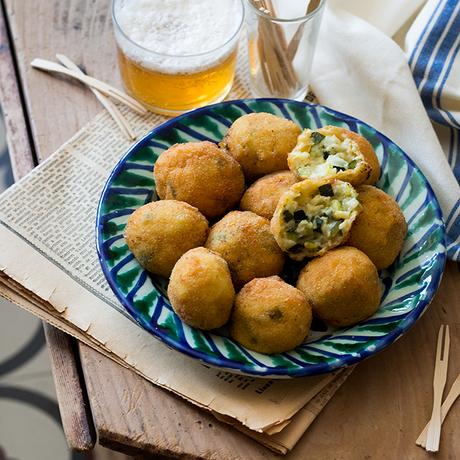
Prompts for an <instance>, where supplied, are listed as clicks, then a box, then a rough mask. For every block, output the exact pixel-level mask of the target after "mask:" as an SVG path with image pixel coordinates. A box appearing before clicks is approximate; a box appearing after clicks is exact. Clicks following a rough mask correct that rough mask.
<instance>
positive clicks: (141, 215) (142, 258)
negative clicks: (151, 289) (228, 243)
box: [124, 200, 209, 277]
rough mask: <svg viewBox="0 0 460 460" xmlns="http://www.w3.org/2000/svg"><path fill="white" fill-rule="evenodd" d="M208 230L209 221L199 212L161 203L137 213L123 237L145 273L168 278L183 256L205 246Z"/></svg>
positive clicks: (177, 203)
mask: <svg viewBox="0 0 460 460" xmlns="http://www.w3.org/2000/svg"><path fill="white" fill-rule="evenodd" d="M208 230H209V228H208V221H207V220H206V218H205V217H204V216H203V215H202V214H201V213H200V211H198V209H197V208H194V207H193V206H190V205H189V204H188V203H184V202H183V201H175V200H162V201H154V202H152V203H148V204H145V205H144V206H141V207H140V208H138V209H136V210H135V211H134V212H133V213H132V214H131V215H130V216H129V219H128V223H127V224H126V228H125V233H124V236H125V240H126V243H127V244H128V247H129V249H130V250H131V252H132V253H133V254H134V256H135V257H136V259H137V260H138V261H139V263H140V264H141V265H142V266H143V267H144V268H145V269H146V270H148V271H149V272H151V273H155V274H156V275H161V276H164V277H168V276H169V275H170V274H171V270H172V269H173V267H174V264H175V263H176V262H177V261H178V259H179V258H180V257H181V256H182V254H184V253H185V252H187V251H188V250H189V249H192V248H195V247H197V246H202V245H203V244H204V242H205V241H206V237H207V235H208Z"/></svg>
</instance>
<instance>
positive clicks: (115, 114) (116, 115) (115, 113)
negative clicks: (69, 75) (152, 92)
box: [56, 54, 136, 141]
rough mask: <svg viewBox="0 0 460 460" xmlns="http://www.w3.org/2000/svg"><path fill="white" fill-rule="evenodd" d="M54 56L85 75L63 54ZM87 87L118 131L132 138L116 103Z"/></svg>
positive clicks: (132, 134)
mask: <svg viewBox="0 0 460 460" xmlns="http://www.w3.org/2000/svg"><path fill="white" fill-rule="evenodd" d="M56 58H57V59H58V61H59V62H61V64H62V65H64V66H65V67H67V68H68V69H69V70H73V71H74V72H77V73H80V74H82V75H85V74H84V72H83V71H82V70H81V69H80V67H78V66H77V64H75V63H74V62H73V61H72V60H71V59H69V58H68V57H67V56H64V55H63V54H56ZM89 89H90V90H91V91H92V93H93V94H94V95H95V96H96V98H97V100H98V101H99V102H100V103H101V104H102V106H103V107H104V108H105V109H106V110H107V112H108V113H109V114H110V116H111V117H112V118H113V120H114V121H115V123H116V124H117V125H118V127H119V128H120V131H121V132H122V133H123V134H124V135H125V137H126V138H127V139H129V140H130V141H132V140H134V139H135V138H136V136H135V135H134V133H133V132H132V130H131V128H130V126H129V124H128V122H127V121H126V119H125V118H124V117H123V115H122V114H121V113H120V111H119V110H118V109H117V107H116V105H115V104H113V102H112V101H111V100H110V99H109V98H108V97H106V96H104V95H103V94H102V93H101V92H100V91H99V90H97V89H95V88H91V87H90V88H89Z"/></svg>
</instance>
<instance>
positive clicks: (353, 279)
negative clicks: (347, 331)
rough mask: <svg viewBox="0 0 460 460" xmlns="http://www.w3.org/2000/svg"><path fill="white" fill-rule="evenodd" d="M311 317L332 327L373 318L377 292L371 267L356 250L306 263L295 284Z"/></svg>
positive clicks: (347, 249)
mask: <svg viewBox="0 0 460 460" xmlns="http://www.w3.org/2000/svg"><path fill="white" fill-rule="evenodd" d="M297 288H298V289H300V290H301V291H302V292H303V293H304V294H305V296H306V297H307V300H308V301H309V302H310V304H311V306H312V308H313V314H314V315H316V316H317V317H318V318H320V319H322V320H323V321H324V322H325V323H327V324H330V325H331V326H335V327H345V326H351V325H353V324H356V323H358V322H359V321H363V320H364V319H366V318H368V317H369V316H371V315H373V314H374V313H375V312H376V311H377V309H378V307H379V304H380V297H381V288H380V281H379V276H378V273H377V269H376V268H375V265H374V264H373V263H372V262H371V260H370V259H369V257H367V256H366V254H364V252H361V251H360V250H359V249H356V248H352V247H349V246H343V247H341V248H337V249H333V250H332V251H329V252H327V253H326V254H325V255H324V256H322V257H317V258H316V259H313V260H312V261H310V262H309V263H308V264H307V265H306V266H305V267H304V268H303V269H302V271H301V272H300V276H299V279H298V280H297Z"/></svg>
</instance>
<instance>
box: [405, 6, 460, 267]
mask: <svg viewBox="0 0 460 460" xmlns="http://www.w3.org/2000/svg"><path fill="white" fill-rule="evenodd" d="M405 48H406V55H407V58H408V60H409V65H410V68H411V70H412V73H413V75H414V81H415V84H416V86H417V89H418V91H419V93H420V96H421V98H422V101H423V103H424V105H425V109H426V110H427V112H428V115H429V117H430V118H431V120H432V122H433V127H434V128H435V131H436V133H437V135H438V137H439V139H440V141H441V144H442V146H443V149H444V153H445V155H446V158H447V161H448V163H449V166H450V168H451V169H452V171H453V172H454V175H455V177H456V179H457V181H459V182H460V55H459V53H458V52H459V50H460V2H459V1H458V0H429V1H428V2H427V3H426V5H425V7H424V8H423V9H422V11H421V12H420V14H419V15H418V16H417V19H416V20H415V21H414V23H413V24H412V26H411V28H410V30H409V32H408V33H407V35H406V43H405ZM457 198H458V202H457V206H454V207H453V209H452V211H451V213H450V215H449V216H447V218H446V226H447V236H448V245H447V253H448V255H450V256H451V258H453V259H456V260H459V258H460V196H459V195H458V194H457Z"/></svg>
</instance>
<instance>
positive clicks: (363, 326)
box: [96, 99, 445, 378]
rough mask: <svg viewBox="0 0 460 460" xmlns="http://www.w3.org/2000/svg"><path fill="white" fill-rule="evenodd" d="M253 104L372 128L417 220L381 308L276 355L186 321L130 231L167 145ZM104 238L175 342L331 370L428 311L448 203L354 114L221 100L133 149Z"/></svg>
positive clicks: (113, 181) (194, 349)
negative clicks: (442, 205)
mask: <svg viewBox="0 0 460 460" xmlns="http://www.w3.org/2000/svg"><path fill="white" fill-rule="evenodd" d="M251 112H270V113H273V114H274V115H277V116H280V117H285V118H289V119H291V120H293V121H294V122H296V123H298V124H299V125H300V126H302V127H303V128H312V129H316V128H319V127H321V126H324V125H337V126H343V127H345V128H348V129H350V130H352V131H356V132H358V133H360V134H361V135H363V136H364V137H366V138H367V139H368V140H369V141H370V143H371V144H372V145H373V147H374V149H375V152H376V154H377V156H378V158H379V160H380V164H381V167H382V175H381V177H380V180H379V182H378V186H379V187H380V188H381V189H382V190H384V191H385V192H386V193H388V194H389V195H391V196H392V197H394V198H395V199H396V201H397V202H398V203H399V205H400V206H401V209H402V210H403V212H404V215H405V217H406V220H407V223H408V227H409V231H408V235H407V238H406V240H405V242H404V247H403V249H402V252H401V254H400V256H399V258H398V259H397V260H396V262H395V263H394V264H393V265H392V266H391V267H390V268H389V269H388V270H385V271H383V272H382V273H381V275H380V277H381V280H382V283H383V286H384V292H383V296H382V303H381V306H380V308H379V310H378V311H377V313H376V314H375V315H373V316H372V317H371V318H369V319H368V320H366V321H363V322H361V323H359V324H357V325H356V326H353V327H348V328H344V329H339V330H330V329H328V330H324V329H323V330H318V329H322V328H321V327H318V326H317V325H316V326H315V325H314V326H315V327H314V328H313V331H312V333H311V334H310V336H309V338H308V340H307V341H306V342H305V343H303V344H302V345H301V346H299V347H298V348H296V349H295V350H293V351H291V352H288V353H280V354H276V355H263V354H260V353H256V352H253V351H250V350H247V349H246V348H244V347H242V346H241V345H239V344H238V343H236V342H234V341H233V340H232V339H231V338H229V337H228V336H227V335H226V334H225V332H223V331H220V332H205V331H201V330H198V329H193V328H191V327H189V326H187V325H186V324H184V323H182V321H181V320H180V319H179V317H178V316H177V315H176V314H175V313H174V311H173V310H172V308H171V305H170V303H169V301H168V298H167V297H166V295H165V292H166V281H165V280H164V279H160V278H157V277H155V276H151V275H149V274H148V273H147V272H146V271H144V270H143V269H142V267H141V266H140V265H139V264H138V263H137V261H136V259H135V258H134V256H133V254H132V253H131V252H130V251H129V249H128V247H127V245H126V243H125V241H124V239H123V229H124V227H125V224H126V221H127V219H128V217H129V215H130V214H131V213H132V212H133V211H134V210H135V209H136V208H138V207H139V206H142V205H143V204H144V203H147V202H149V201H151V200H152V199H155V192H154V190H155V183H154V180H153V175H152V168H153V165H154V163H155V160H156V159H157V158H158V156H159V155H160V154H161V153H162V152H163V151H164V150H166V149H167V148H168V147H170V146H171V145H173V144H175V143H178V142H189V141H202V140H210V141H213V142H218V141H220V140H221V139H222V138H223V136H224V135H225V133H226V131H227V130H228V128H229V126H230V125H231V124H232V122H233V121H234V120H236V119H237V118H238V117H241V116H242V115H245V114H247V113H251ZM96 238H97V248H98V252H99V258H100V262H101V265H102V270H103V271H104V273H105V276H106V277H107V280H108V282H109V284H110V286H111V288H112V289H113V291H114V293H115V294H116V296H117V297H118V299H119V300H120V302H121V303H122V304H123V306H124V307H125V308H126V310H127V311H128V312H129V314H130V315H131V316H132V317H133V318H134V320H135V321H137V323H139V325H140V326H142V327H143V328H145V329H147V330H148V331H149V332H150V333H152V334H153V335H154V336H155V337H157V338H158V339H160V340H161V341H163V342H164V343H165V344H166V345H168V346H170V347H171V348H174V349H175V350H178V351H180V352H182V353H185V354H187V355H189V356H191V357H193V358H197V359H199V360H201V361H202V362H204V363H207V364H209V365H211V366H217V367H221V368H225V369H227V370H231V371H233V372H239V373H243V374H250V375H256V376H263V377H278V378H281V377H297V376H306V375H314V374H319V373H324V372H329V371H332V370H334V369H337V368H340V367H344V366H349V365H351V364H354V363H357V362H359V361H361V360H363V359H364V358H366V357H368V356H371V355H373V354H375V353H377V352H378V351H380V350H382V349H383V348H385V347H387V346H388V345H390V344H391V343H392V342H394V341H395V340H396V339H398V338H399V337H400V336H401V335H402V334H404V332H405V331H407V330H408V329H409V327H410V326H412V325H413V324H414V323H415V322H416V321H417V319H418V318H419V317H420V315H421V314H422V313H423V312H424V311H425V309H426V308H427V306H428V304H429V302H430V301H431V299H432V298H433V295H434V294H435V292H436V289H437V288H438V285H439V282H440V280H441V275H442V272H443V269H444V264H445V246H444V226H443V222H442V218H441V211H440V209H439V204H438V202H437V200H436V198H435V196H434V194H433V191H432V189H431V187H430V185H429V184H428V182H427V180H426V179H425V177H424V176H423V174H422V173H421V172H420V170H419V169H418V168H417V166H416V165H415V164H414V163H413V162H412V161H411V160H410V159H409V158H408V157H407V156H406V155H405V153H404V152H403V151H402V150H401V149H400V148H399V147H398V146H397V145H395V144H394V143H393V142H392V141H391V140H389V139H388V138H387V137H385V136H384V135H383V134H381V133H379V132H378V131H376V130H375V129H374V128H372V127H370V126H369V125H367V124H366V123H363V122H362V121H359V120H357V119H355V118H353V117H350V116H348V115H344V114H342V113H338V112H336V111H334V110H331V109H329V108H327V107H323V106H320V105H311V104H306V103H302V102H295V101H289V100H279V99H245V100H238V101H230V102H223V103H219V104H216V105H212V106H209V107H205V108H202V109H198V110H195V111H193V112H189V113H187V114H185V115H182V116H180V117H178V118H175V119H173V120H170V121H168V122H166V123H165V124H163V125H162V126H160V127H158V128H156V129H154V130H153V131H151V132H150V133H149V134H147V135H146V136H145V137H144V138H143V139H141V140H140V141H139V142H137V143H136V144H135V145H134V146H133V147H131V148H130V149H129V151H128V152H127V153H126V154H125V155H124V156H123V158H122V159H121V160H120V161H119V163H118V164H117V165H116V166H115V168H114V170H113V172H112V173H111V175H110V177H109V178H108V180H107V183H106V185H105V187H104V190H103V192H102V196H101V199H100V203H99V207H98V214H97V223H96ZM314 329H316V330H314ZM152 359H155V356H152Z"/></svg>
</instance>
